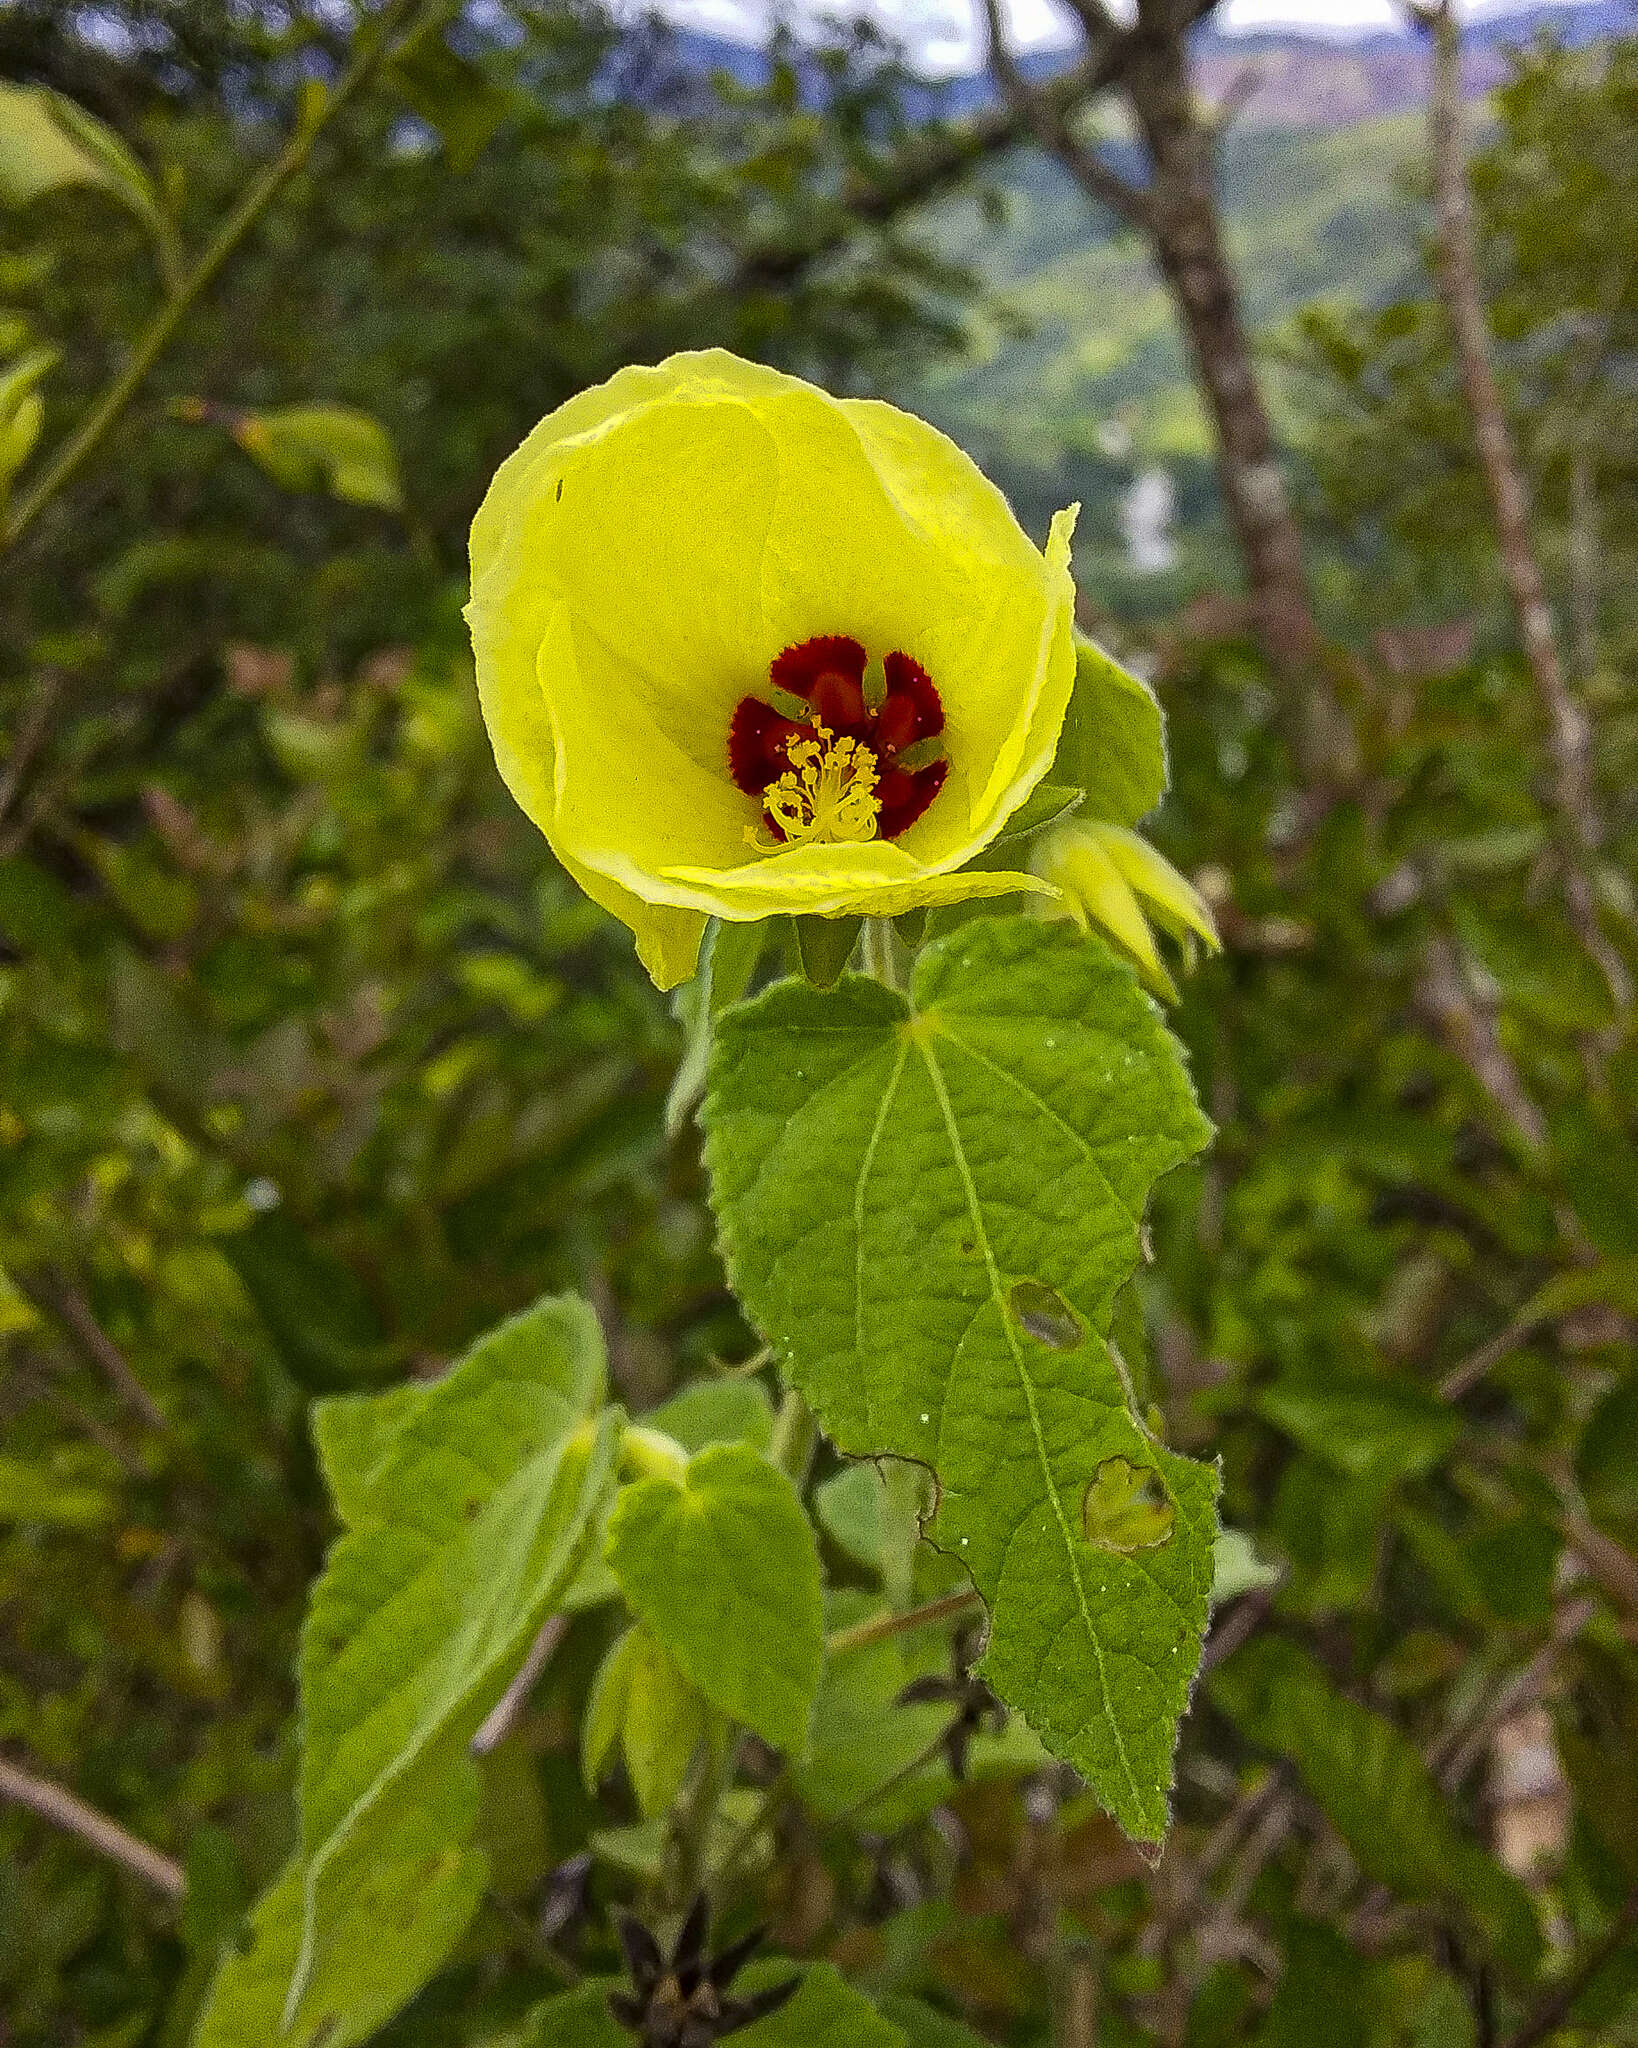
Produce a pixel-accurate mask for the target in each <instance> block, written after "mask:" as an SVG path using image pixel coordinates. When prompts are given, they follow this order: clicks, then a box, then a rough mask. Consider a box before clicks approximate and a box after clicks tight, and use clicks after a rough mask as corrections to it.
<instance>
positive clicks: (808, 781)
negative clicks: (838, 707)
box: [762, 725, 882, 846]
mask: <svg viewBox="0 0 1638 2048" xmlns="http://www.w3.org/2000/svg"><path fill="white" fill-rule="evenodd" d="M785 758H786V760H787V761H789V762H790V764H791V765H790V768H789V770H788V771H787V772H786V773H785V774H784V775H781V776H780V778H779V780H778V781H777V782H775V783H771V784H770V785H769V787H768V788H767V789H766V790H764V791H763V795H762V801H763V803H764V804H765V805H766V806H767V811H768V815H769V817H770V818H772V819H773V821H774V823H775V824H776V825H777V826H778V827H779V829H780V831H781V832H783V833H784V835H785V841H786V844H787V845H792V846H802V845H807V844H826V843H829V842H832V841H835V840H846V839H852V840H857V839H874V838H875V836H876V820H877V818H878V817H879V816H880V814H881V808H882V806H881V799H880V798H879V797H878V796H877V794H876V756H875V754H874V753H872V751H871V750H870V748H869V747H867V746H865V745H864V744H863V743H862V741H859V740H839V739H837V738H836V737H835V736H834V734H832V732H831V731H830V729H829V727H828V726H823V725H821V726H816V727H815V728H814V735H813V738H812V739H796V740H792V741H791V742H790V743H789V745H788V746H787V747H786V749H785Z"/></svg>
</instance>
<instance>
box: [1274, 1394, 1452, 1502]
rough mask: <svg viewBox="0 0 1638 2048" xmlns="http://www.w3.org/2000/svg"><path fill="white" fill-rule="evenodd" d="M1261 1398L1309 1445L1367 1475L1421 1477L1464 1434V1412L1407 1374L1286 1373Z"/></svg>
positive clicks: (1331, 1461) (1356, 1474) (1343, 1467)
mask: <svg viewBox="0 0 1638 2048" xmlns="http://www.w3.org/2000/svg"><path fill="white" fill-rule="evenodd" d="M1257 1406H1258V1407H1259V1408H1260V1409H1261V1410H1262V1412H1263V1414H1265V1415H1266V1416H1267V1417H1268V1419H1269V1421H1270V1422H1272V1423H1275V1424H1276V1425H1277V1426H1278V1427H1279V1428H1280V1429H1283V1430H1284V1431H1285V1433H1286V1435H1287V1436H1289V1437H1292V1438H1293V1439H1294V1440H1295V1441H1296V1442H1297V1443H1299V1444H1301V1445H1302V1447H1303V1448H1304V1450H1307V1451H1311V1452H1312V1453H1313V1454H1314V1456H1315V1457H1316V1458H1322V1459H1323V1460H1324V1461H1325V1462H1326V1464H1328V1465H1331V1466H1334V1467H1335V1468H1336V1470H1337V1471H1339V1472H1345V1473H1347V1474H1348V1476H1349V1477H1350V1478H1352V1479H1362V1480H1366V1481H1375V1482H1386V1481H1388V1480H1400V1479H1420V1478H1422V1477H1424V1476H1425V1475H1426V1474H1427V1473H1429V1472H1431V1471H1432V1470H1433V1468H1434V1467H1435V1466H1436V1465H1437V1464H1438V1463H1439V1462H1440V1460H1441V1459H1442V1458H1444V1457H1445V1456H1446V1454H1447V1453H1448V1452H1449V1451H1450V1450H1451V1449H1453V1447H1454V1446H1455V1444H1456V1442H1457V1439H1458V1438H1459V1437H1460V1436H1461V1434H1462V1418H1461V1417H1460V1415H1458V1414H1456V1413H1455V1412H1454V1410H1453V1409H1451V1408H1450V1407H1449V1406H1448V1405H1447V1404H1446V1403H1444V1402H1441V1401H1437V1400H1435V1399H1434V1397H1433V1395H1432V1394H1430V1393H1428V1392H1427V1391H1426V1390H1425V1389H1423V1388H1422V1387H1419V1386H1417V1385H1415V1384H1414V1383H1413V1382H1411V1381H1408V1380H1405V1381H1395V1380H1390V1379H1386V1378H1382V1377H1377V1378H1375V1379H1364V1378H1360V1379H1355V1380H1344V1379H1341V1378H1333V1379H1329V1380H1327V1381H1325V1382H1324V1383H1323V1384H1318V1383H1313V1382H1308V1381H1300V1382H1294V1381H1290V1380H1282V1381H1277V1382H1276V1383H1275V1384H1274V1385H1273V1386H1271V1387H1267V1388H1265V1389H1264V1390H1263V1392H1262V1393H1261V1394H1259V1395H1258V1397H1257Z"/></svg>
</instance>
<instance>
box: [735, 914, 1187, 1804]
mask: <svg viewBox="0 0 1638 2048" xmlns="http://www.w3.org/2000/svg"><path fill="white" fill-rule="evenodd" d="M705 1121H706V1127H707V1134H708V1136H707V1152H706V1156H707V1160H708V1163H709V1166H710V1170H711V1175H712V1183H713V1192H714V1196H715V1200H716V1204H717V1210H718V1214H719V1217H720V1219H721V1224H722V1236H723V1245H724V1249H725V1252H726V1255H727V1260H728V1266H729V1271H730V1275H731V1277H732V1280H733V1282H734V1285H735V1287H736V1289H737V1290H738V1292H739V1294H740V1295H741V1298H742V1299H743V1300H744V1302H745V1303H746V1306H747V1308H748V1309H749V1311H750V1313H751V1315H752V1317H753V1318H754V1319H755V1321H756V1322H757V1323H758V1324H759V1325H760V1327H761V1328H762V1329H763V1330H764V1332H765V1333H766V1334H767V1336H768V1337H769V1339H770V1340H771V1341H772V1343H773V1344H774V1346H775V1347H776V1349H777V1351H778V1353H779V1355H780V1358H781V1360H782V1362H783V1364H784V1367H785V1370H786V1371H787V1372H788V1373H789V1375H790V1376H791V1378H792V1379H793V1380H794V1381H795V1382H796V1384H797V1385H798V1386H799V1387H801V1388H802V1390H803V1392H804V1393H805V1394H806V1395H807V1396H808V1398H809V1400H810V1401H811V1402H812V1403H813V1405H814V1407H815V1408H816V1409H817V1411H818V1413H819V1415H820V1417H821V1418H822V1420H823V1422H824V1424H825V1427H826V1428H827V1429H828V1430H829V1432H830V1434H831V1436H832V1437H833V1438H834V1440H835V1441H836V1443H837V1445H838V1446H839V1447H840V1448H841V1449H842V1450H844V1451H846V1452H848V1453H850V1454H851V1455H854V1456H869V1455H878V1454H881V1453H883V1452H888V1453H893V1454H895V1455H897V1456H899V1457H905V1458H915V1459H918V1460H920V1461H921V1462H922V1463H924V1464H926V1465H928V1466H930V1467H931V1468H932V1470H933V1471H934V1473H935V1474H936V1475H937V1478H938V1483H939V1488H940V1496H939V1504H938V1509H937V1514H936V1516H935V1518H934V1521H933V1523H932V1525H931V1529H930V1531H929V1533H930V1534H931V1536H932V1537H933V1539H934V1540H935V1541H936V1542H937V1543H938V1544H939V1545H940V1546H941V1547H942V1548H944V1549H945V1550H947V1551H949V1552H951V1553H952V1554H953V1555H954V1556H956V1557H958V1558H959V1559H960V1560H961V1562H962V1563H963V1564H965V1565H966V1567H967V1568H968V1570H969V1571H970V1572H971V1574H972V1577H973V1582H974V1584H975V1585H976V1586H977V1588H978V1590H979V1592H980V1593H981V1594H982V1595H983V1596H984V1599H985V1600H986V1602H987V1603H988V1605H989V1608H990V1617H991V1629H990V1641H989V1646H988V1649H987V1651H986V1653H985V1656H984V1660H983V1664H982V1666H981V1669H982V1671H983V1673H984V1676H985V1677H986V1678H987V1680H988V1681H989V1683H990V1684H991V1685H992V1686H994V1688H995V1689H996V1691H997V1692H998V1693H999V1694H1000V1695H1001V1697H1002V1698H1003V1699H1004V1700H1006V1701H1007V1702H1008V1703H1009V1704H1010V1705H1011V1706H1013V1707H1016V1708H1017V1709H1018V1710H1019V1711H1020V1712H1022V1713H1023V1714H1024V1715H1025V1716H1026V1717H1027V1718H1028V1720H1029V1722H1030V1723H1031V1725H1032V1726H1033V1727H1034V1728H1035V1730H1036V1731H1037V1733H1038V1734H1039V1735H1040V1736H1041V1737H1042V1739H1043V1740H1044V1741H1045V1742H1046V1743H1047V1744H1048V1745H1049V1746H1050V1747H1051V1748H1052V1749H1054V1750H1055V1751H1056V1752H1057V1753H1058V1754H1059V1755H1060V1756H1062V1757H1064V1758H1065V1759H1066V1760H1067V1761H1069V1762H1070V1763H1072V1764H1074V1765H1075V1767H1076V1768H1077V1769H1078V1770H1079V1771H1081V1772H1082V1774H1083V1775H1084V1776H1085V1777H1086V1778H1087V1779H1088V1780H1089V1781H1090V1783H1091V1784H1092V1785H1093V1786H1094V1788H1095V1789H1096V1791H1097V1793H1098V1795H1099V1797H1100V1798H1101V1799H1102V1800H1103V1801H1104V1803H1105V1804H1106V1805H1107V1806H1108V1808H1109V1810H1110V1812H1111V1813H1113V1814H1114V1815H1115V1817H1116V1818H1117V1819H1118V1820H1119V1821H1120V1823H1121V1824H1122V1826H1123V1827H1125V1828H1126V1829H1128V1831H1129V1832H1130V1833H1131V1834H1133V1835H1134V1836H1136V1837H1138V1838H1139V1839H1141V1840H1146V1841H1158V1840H1159V1839H1160V1838H1161V1837H1162V1836H1163V1835H1164V1834H1165V1831H1166V1823H1167V1793H1168V1791H1169V1788H1170V1784H1171V1768H1172V1765H1171V1759H1172V1750H1173V1747H1174V1744H1175V1740H1176V1730H1177V1722H1178V1719H1179V1717H1180V1715H1181V1714H1182V1712H1183V1709H1184V1706H1185V1705H1186V1703H1187V1700H1188V1692H1189V1686H1190V1683H1191V1680H1192V1677H1193V1673H1194V1669H1195V1666H1196V1664H1197V1662H1198V1659H1199V1653H1200V1641H1201V1634H1202V1631H1203V1630H1204V1627H1205V1624H1206V1616H1207V1606H1208V1601H1209V1597H1210V1593H1211V1583H1212V1541H1213V1538H1214V1536H1215V1535H1216V1529H1217V1513H1216V1496H1217V1479H1216V1475H1215V1473H1214V1472H1212V1471H1211V1470H1209V1469H1208V1468H1206V1467H1204V1466H1202V1465H1197V1464H1195V1463H1193V1462H1191V1461H1190V1460H1189V1459H1187V1458H1182V1457H1179V1456H1177V1455H1176V1454H1175V1453H1173V1452H1171V1451H1168V1450H1167V1449H1166V1448H1165V1447H1164V1446H1163V1445H1161V1444H1160V1443H1158V1442H1156V1441H1155V1439H1154V1438H1153V1437H1152V1436H1151V1435H1150V1434H1149V1432H1148V1430H1147V1429H1146V1428H1145V1426H1144V1425H1143V1423H1142V1422H1141V1421H1140V1420H1139V1418H1138V1417H1137V1415H1136V1414H1135V1413H1134V1407H1133V1402H1132V1399H1131V1395H1130V1390H1129V1388H1128V1386H1127V1384H1126V1382H1125V1378H1124V1375H1123V1372H1122V1369H1121V1365H1120V1362H1119V1359H1118V1358H1117V1357H1116V1356H1115V1354H1114V1353H1113V1352H1112V1351H1111V1349H1110V1346H1109V1344H1108V1342H1107V1341H1106V1339H1107V1335H1108V1330H1109V1323H1110V1316H1111V1313H1112V1307H1113V1302H1114V1297H1115V1294H1116V1292H1117V1290H1118V1289H1119V1288H1120V1287H1121V1285H1122V1284H1123V1283H1124V1282H1125V1281H1126V1279H1127V1278H1128V1277H1129V1276H1130V1274H1131V1272H1132V1270H1133V1268H1134V1266H1135V1265H1136V1264H1137V1260H1138V1256H1139V1229H1140V1224H1141V1219H1142V1214H1143V1207H1144V1203H1145V1200H1146V1199H1147V1196H1148V1193H1149V1189H1150V1187H1151V1186H1152V1184H1153V1183H1154V1181H1155V1180H1156V1179H1157V1177H1158V1176H1159V1175H1160V1174H1162V1173H1164V1172H1166V1171H1167V1170H1168V1169H1169V1168H1171V1167H1173V1166H1176V1165H1178V1164H1179V1163H1180V1162H1181V1161H1183V1160H1185V1159H1187V1158H1189V1157H1190V1156H1191V1155H1192V1154H1193V1153H1195V1152H1197V1151H1198V1150H1199V1149H1200V1147H1201V1146H1202V1145H1203V1144H1204V1143H1205V1140H1206V1137H1207V1135H1208V1126H1207V1124H1206V1122H1205V1119H1204V1118H1203V1117H1202V1116H1201V1114H1200V1111H1199V1109H1198V1108H1197V1107H1196V1105H1195V1101H1194V1097H1193V1094H1192V1092H1191V1091H1190V1087H1189V1083H1188V1079H1187V1076H1186V1073H1185V1070H1184V1065H1183V1059H1182V1054H1181V1051H1180V1049H1179V1047H1178V1046H1177V1044H1176V1042H1175V1041H1174V1040H1173V1039H1172V1038H1171V1036H1170V1035H1169V1034H1168V1032H1167V1031H1166V1029H1165V1026H1164V1025H1163V1023H1162V1022H1161V1019H1160V1017H1159V1014H1158V1013H1157V1011H1156V1010H1155V1008H1154V1006H1153V1004H1152V1003H1150V1001H1149V1000H1148V998H1147V997H1146V996H1144V995H1143V994H1142V992H1141V991H1140V990H1139V988H1138V986H1137V984H1136V982H1135V980H1134V979H1133V977H1132V975H1131V974H1130V972H1129V971H1128V970H1127V969H1126V968H1125V967H1124V966H1122V965H1121V964H1119V963H1118V962H1117V961H1116V960H1115V959H1114V958H1113V956H1112V955H1111V954H1110V953H1109V952H1108V951H1107V950H1106V949H1105V948H1104V947H1103V946H1102V945H1100V944H1098V943H1097V942H1096V941H1090V940H1087V939H1085V938H1082V937H1081V936H1079V935H1078V934H1076V933H1074V932H1072V931H1070V930H1069V929H1068V928H1066V927H1064V926H1054V925H1048V924H1043V923H1040V922H1037V921H1036V920H1034V919H1029V918H1002V919H988V918H985V919H979V920H976V921H975V922H973V923H970V924H968V925H965V926H963V927H962V928H961V929H960V930H959V931H956V932H954V933H952V934H951V935H950V936H949V937H947V938H945V939H942V940H940V941H938V942H937V943H936V944H934V945H932V946H930V947H928V948H927V949H926V950H925V951H924V952H923V954H922V955H921V957H920V959H919V960H918V962H917V965H916V971H915V977H914V985H913V988H912V991H911V994H910V997H909V999H908V1000H906V999H905V998H904V997H901V996H899V995H896V994H894V993H893V992H892V991H891V990H889V989H886V988H884V987H882V986H880V985H879V984H877V983H875V982H871V981H863V980H860V979H857V978H853V977H848V978H845V979H844V980H843V981H842V982H840V983H839V984H838V986H837V987H836V988H835V989H834V990H831V991H829V992H826V993H821V992H820V991H817V990H814V989H810V988H806V987H803V986H801V985H799V984H796V983H793V982H783V983H781V984H779V985H778V986H777V987H775V988H773V989H770V990H769V991H767V993H766V994H764V995H762V996H761V997H759V998H758V999H757V1000H756V1001H755V1002H753V1003H750V1004H748V1005H746V1006H745V1007H744V1008H742V1009H740V1010H738V1011H734V1012H730V1013H729V1015H728V1016H727V1017H725V1018H724V1019H723V1021H722V1024H721V1027H720V1037H719V1042H718V1048H717V1052H716V1055H715V1057H714V1060H713V1063H712V1085H711V1090H710V1094H709V1096H708V1098H707V1102H706V1111H705ZM1116 1460H1119V1461H1121V1465H1119V1466H1117V1465H1116V1464H1115V1463H1114V1462H1112V1461H1116ZM1121 1466H1124V1471H1123V1470H1122V1469H1121ZM1116 1496H1119V1499H1118V1502H1117V1501H1116ZM1117 1509H1118V1511H1117ZM1163 1523H1164V1524H1166V1525H1167V1526H1165V1527H1164V1528H1163V1527H1162V1524H1163Z"/></svg>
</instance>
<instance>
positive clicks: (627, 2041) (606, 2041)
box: [496, 1977, 631, 2048]
mask: <svg viewBox="0 0 1638 2048" xmlns="http://www.w3.org/2000/svg"><path fill="white" fill-rule="evenodd" d="M623 1988H626V1987H624V1986H622V1984H621V1982H620V1980H619V1979H618V1978H616V1977H607V1978H604V1979H602V1980H601V1981H598V1982H593V1983H590V1984H579V1985H576V1987H575V1988H574V1990H573V1991H565V1992H564V1993H563V1994H562V1996H561V1997H559V1998H548V1999H547V2001H546V2003H545V2004H544V2005H537V2006H536V2007H535V2009H534V2011H533V2012H532V2013H530V2015H529V2017H528V2018H527V2019H526V2020H525V2021H524V2023H523V2025H522V2026H521V2027H519V2028H518V2030H517V2032H516V2033H515V2034H509V2035H507V2037H506V2039H505V2041H504V2043H497V2044H496V2048H631V2036H630V2035H629V2034H628V2033H627V2032H626V2030H625V2028H624V2027H622V2026H621V2025H620V2023H619V2021H618V2020H617V2019H616V2018H615V2017H614V2015H613V2013H612V2012H610V2011H609V1993H610V1992H611V1991H619V1990H621V1989H623Z"/></svg>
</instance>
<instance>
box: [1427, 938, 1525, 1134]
mask: <svg viewBox="0 0 1638 2048" xmlns="http://www.w3.org/2000/svg"><path fill="white" fill-rule="evenodd" d="M1417 997H1418V1000H1419V1002H1420V1004H1421V1007H1422V1008H1423V1009H1424V1010H1425V1011H1426V1012H1427V1014H1428V1016H1429V1018H1430V1019H1431V1021H1432V1022H1433V1023H1434V1024H1436V1025H1437V1026H1438V1028H1439V1031H1440V1033H1441V1035H1442V1036H1443V1038H1444V1039H1445V1041H1446V1043H1447V1044H1448V1045H1449V1046H1450V1049H1451V1051H1452V1052H1453V1053H1455V1055H1456V1057H1457V1058H1458V1059H1459V1060H1460V1061H1461V1062H1462V1064H1463V1066H1465V1067H1466V1068H1467V1069H1468V1071H1469V1072H1470V1073H1471V1074H1472V1075H1473V1077H1474V1079H1475V1080H1476V1081H1477V1082H1478V1084H1479V1086H1480V1087H1481V1088H1482V1089H1483V1090H1484V1092H1485V1093H1486V1094H1487V1095H1488V1096H1489V1097H1490V1099H1491V1101H1492V1102H1493V1103H1495V1105H1496V1107H1497V1108H1498V1109H1499V1110H1500V1111H1501V1112H1502V1114H1503V1115H1504V1116H1505V1117H1506V1118H1507V1120H1508V1122H1509V1123H1510V1124H1511V1125H1512V1126H1513V1128H1514V1130H1515V1131H1516V1132H1517V1133H1518V1135H1519V1136H1520V1137H1521V1138H1522V1139H1523V1140H1524V1142H1525V1143H1526V1145H1528V1146H1529V1148H1530V1150H1531V1151H1532V1152H1539V1151H1541V1150H1542V1148H1543V1147H1544V1146H1545V1145H1546V1143H1547V1126H1546V1123H1545V1122H1544V1121H1543V1119H1542V1114H1541V1111H1540V1110H1539V1109H1538V1108H1537V1107H1536V1105H1535V1103H1534V1102H1532V1101H1531V1099H1530V1097H1529V1096H1528V1095H1527V1094H1526V1093H1525V1088H1524V1083H1523V1082H1522V1081H1521V1080H1520V1079H1519V1072H1518V1069H1517V1067H1515V1066H1514V1064H1513V1062H1512V1060H1511V1059H1510V1058H1509V1056H1508V1053H1507V1048H1506V1047H1505V1046H1504V1045H1503V1044H1502V1042H1501V1034H1500V1032H1499V1031H1498V1030H1497V1028H1496V1020H1495V1017H1494V1016H1493V1015H1492V1013H1491V1011H1490V1010H1489V1009H1488V1008H1487V1007H1485V1006H1484V1005H1482V1004H1481V1003H1480V1001H1479V999H1478V996H1477V995H1476V993H1475V992H1474V990H1473V989H1472V987H1471V986H1470V985H1469V982H1468V979H1467V975H1466V973H1465V972H1464V970H1463V967H1462V962H1461V956H1460V955H1459V954H1458V952H1457V950H1456V947H1455V944H1454V942H1453V941H1452V940H1451V939H1449V938H1448V937H1446V935H1445V934H1444V933H1443V932H1438V933H1435V935H1434V936H1433V938H1431V939H1430V940H1429V942H1428V946H1427V951H1426V954H1425V955H1424V961H1423V973H1422V980H1421V985H1420V987H1419V988H1418V990H1417Z"/></svg>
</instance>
